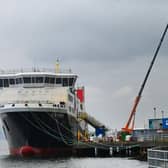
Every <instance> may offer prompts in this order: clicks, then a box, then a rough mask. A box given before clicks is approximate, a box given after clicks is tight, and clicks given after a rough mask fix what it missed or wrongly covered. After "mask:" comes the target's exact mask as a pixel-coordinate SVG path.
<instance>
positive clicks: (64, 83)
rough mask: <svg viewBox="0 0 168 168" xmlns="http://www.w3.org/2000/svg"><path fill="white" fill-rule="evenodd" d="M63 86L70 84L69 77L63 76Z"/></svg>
mask: <svg viewBox="0 0 168 168" xmlns="http://www.w3.org/2000/svg"><path fill="white" fill-rule="evenodd" d="M63 86H68V78H63Z"/></svg>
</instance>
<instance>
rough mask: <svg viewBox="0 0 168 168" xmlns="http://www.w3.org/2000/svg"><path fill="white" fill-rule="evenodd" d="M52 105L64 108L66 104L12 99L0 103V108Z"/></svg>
mask: <svg viewBox="0 0 168 168" xmlns="http://www.w3.org/2000/svg"><path fill="white" fill-rule="evenodd" d="M23 106H27V107H31V106H32V107H37V106H39V107H54V108H58V109H66V108H67V105H66V103H65V104H63V103H62V102H59V103H55V102H50V101H14V102H10V103H3V104H0V108H5V107H23Z"/></svg>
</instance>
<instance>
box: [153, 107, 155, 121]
mask: <svg viewBox="0 0 168 168" xmlns="http://www.w3.org/2000/svg"><path fill="white" fill-rule="evenodd" d="M153 112H154V119H156V107H154V108H153Z"/></svg>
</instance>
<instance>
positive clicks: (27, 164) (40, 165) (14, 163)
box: [0, 141, 148, 168]
mask: <svg viewBox="0 0 168 168" xmlns="http://www.w3.org/2000/svg"><path fill="white" fill-rule="evenodd" d="M18 167H20V168H134V167H136V168H147V167H148V166H147V162H141V161H137V160H131V159H127V158H48V159H46V158H45V159H44V158H43V159H40V158H36V159H32V158H14V157H11V156H9V155H8V151H7V144H6V142H5V141H1V142H0V168H18Z"/></svg>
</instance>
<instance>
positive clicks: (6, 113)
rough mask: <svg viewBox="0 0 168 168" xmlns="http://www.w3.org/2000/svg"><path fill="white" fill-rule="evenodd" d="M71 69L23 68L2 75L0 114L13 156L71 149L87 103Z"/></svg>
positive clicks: (69, 150)
mask: <svg viewBox="0 0 168 168" xmlns="http://www.w3.org/2000/svg"><path fill="white" fill-rule="evenodd" d="M76 79H77V75H75V74H73V73H72V72H71V71H67V72H60V71H58V69H57V68H56V71H51V70H46V69H45V70H44V69H42V70H39V69H32V70H27V71H25V70H21V71H19V72H14V71H12V72H1V74H0V117H1V119H2V124H3V130H4V134H5V137H6V139H7V141H8V145H9V151H10V154H12V155H29V154H31V155H39V156H43V155H46V156H48V155H59V156H60V155H61V154H66V153H67V154H68V153H70V152H72V147H73V145H74V144H75V143H76V142H77V137H78V132H79V130H81V132H82V129H86V128H87V126H86V124H83V125H84V127H85V128H82V127H81V126H80V124H79V120H78V113H79V112H82V111H83V110H84V109H83V106H82V104H83V103H84V102H82V104H81V102H80V98H79V97H78V96H77V89H76V88H75V82H76ZM82 122H84V121H82Z"/></svg>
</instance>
